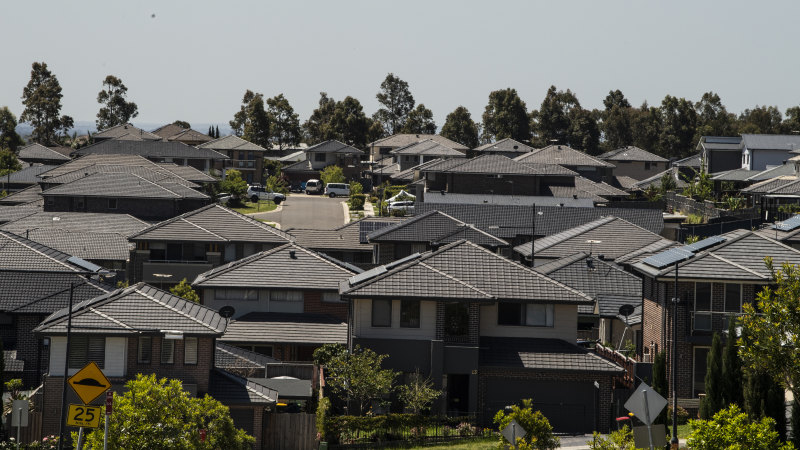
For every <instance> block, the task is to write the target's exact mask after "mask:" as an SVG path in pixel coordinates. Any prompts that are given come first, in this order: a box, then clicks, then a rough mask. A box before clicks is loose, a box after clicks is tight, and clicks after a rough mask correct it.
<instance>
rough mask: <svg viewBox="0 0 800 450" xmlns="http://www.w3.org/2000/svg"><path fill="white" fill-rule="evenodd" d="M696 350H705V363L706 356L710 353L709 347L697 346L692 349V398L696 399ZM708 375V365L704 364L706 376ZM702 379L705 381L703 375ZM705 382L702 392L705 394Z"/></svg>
mask: <svg viewBox="0 0 800 450" xmlns="http://www.w3.org/2000/svg"><path fill="white" fill-rule="evenodd" d="M697 350H705V351H706V361H708V354H709V353H710V352H711V347H705V346H697V347H692V396H693V397H696V396H697V394H696V392H697V383H698V381H697V376H696V373H697ZM707 373H708V363H707V362H706V374H707ZM703 379H704V380H705V374H703ZM705 391H706V389H705V381H704V382H703V392H704V393H705Z"/></svg>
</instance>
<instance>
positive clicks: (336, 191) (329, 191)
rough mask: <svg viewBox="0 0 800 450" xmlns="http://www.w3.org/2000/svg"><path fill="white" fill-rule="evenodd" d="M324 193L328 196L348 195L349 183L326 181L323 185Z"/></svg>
mask: <svg viewBox="0 0 800 450" xmlns="http://www.w3.org/2000/svg"><path fill="white" fill-rule="evenodd" d="M325 195H327V196H328V197H330V198H334V197H338V196H342V197H349V196H350V185H349V184H346V183H328V184H326V185H325Z"/></svg>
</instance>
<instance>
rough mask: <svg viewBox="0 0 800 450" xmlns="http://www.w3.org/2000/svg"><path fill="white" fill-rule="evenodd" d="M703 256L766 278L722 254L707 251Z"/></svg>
mask: <svg viewBox="0 0 800 450" xmlns="http://www.w3.org/2000/svg"><path fill="white" fill-rule="evenodd" d="M705 256H713V257H714V258H717V259H718V260H720V261H722V262H724V263H727V264H730V265H732V266H734V267H738V268H740V269H742V270H744V271H745V272H750V273H752V274H753V275H755V276H757V277H759V278H767V277H765V276H764V275H761V274H760V273H758V272H756V271H755V270H752V269H749V268H747V267H745V266H743V265H741V264H738V263H735V262H733V261H731V260H729V259H727V258H725V257H724V256H720V255H717V254H715V253H713V252H708V253H707V254H705V255H703V257H705ZM698 259H700V258H698ZM689 261H691V260H689Z"/></svg>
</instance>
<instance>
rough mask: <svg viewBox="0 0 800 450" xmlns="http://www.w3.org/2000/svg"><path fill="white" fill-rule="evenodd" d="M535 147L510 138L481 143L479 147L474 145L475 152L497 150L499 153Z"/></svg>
mask: <svg viewBox="0 0 800 450" xmlns="http://www.w3.org/2000/svg"><path fill="white" fill-rule="evenodd" d="M534 150H535V149H534V148H533V147H531V146H530V145H526V144H523V143H522V142H519V141H515V140H514V139H511V138H505V139H500V140H499V141H497V142H490V143H488V144H483V145H481V146H480V147H475V151H476V152H485V153H490V152H499V153H528V152H532V151H534Z"/></svg>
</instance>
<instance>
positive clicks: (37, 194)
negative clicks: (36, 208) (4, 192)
mask: <svg viewBox="0 0 800 450" xmlns="http://www.w3.org/2000/svg"><path fill="white" fill-rule="evenodd" d="M41 194H42V187H41V186H40V185H38V184H34V185H33V186H30V187H26V188H25V189H22V190H21V191H17V192H12V193H11V194H9V195H8V197H5V198H0V205H21V204H26V203H31V202H36V201H39V200H42V196H41Z"/></svg>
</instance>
